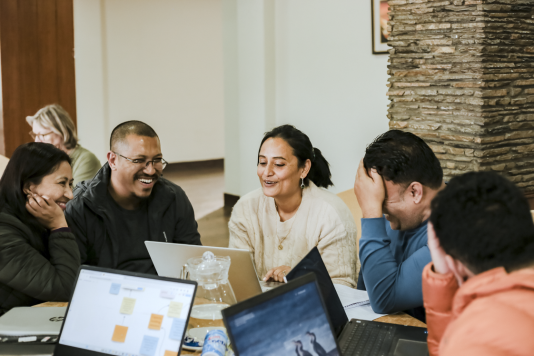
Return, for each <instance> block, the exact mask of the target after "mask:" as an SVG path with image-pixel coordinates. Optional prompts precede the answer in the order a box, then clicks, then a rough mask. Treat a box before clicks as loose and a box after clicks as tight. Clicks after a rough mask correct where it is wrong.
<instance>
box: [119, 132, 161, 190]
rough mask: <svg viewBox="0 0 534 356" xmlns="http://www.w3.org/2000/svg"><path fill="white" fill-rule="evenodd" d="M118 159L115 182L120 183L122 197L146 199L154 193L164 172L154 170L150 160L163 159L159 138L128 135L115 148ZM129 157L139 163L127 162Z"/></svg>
mask: <svg viewBox="0 0 534 356" xmlns="http://www.w3.org/2000/svg"><path fill="white" fill-rule="evenodd" d="M115 153H116V154H117V157H115V159H114V167H113V173H112V174H113V175H114V180H115V181H116V182H117V183H119V185H120V187H115V188H119V189H120V191H121V194H122V195H129V196H130V197H132V198H133V197H135V198H138V199H146V198H148V197H149V196H150V194H151V193H152V188H154V184H156V182H157V180H158V179H159V177H160V176H161V174H162V172H161V171H158V170H156V169H155V168H154V166H153V164H152V163H149V165H148V167H147V166H146V162H147V161H149V160H153V159H157V158H162V154H161V147H160V143H159V138H158V137H147V136H138V135H134V134H132V135H128V136H126V137H125V138H124V140H122V142H119V143H118V144H117V145H116V147H115ZM119 155H122V156H124V157H127V158H129V159H131V160H134V161H139V163H134V162H131V161H129V160H127V159H126V158H124V157H121V156H119Z"/></svg>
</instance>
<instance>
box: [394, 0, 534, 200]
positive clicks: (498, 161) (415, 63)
mask: <svg viewBox="0 0 534 356" xmlns="http://www.w3.org/2000/svg"><path fill="white" fill-rule="evenodd" d="M389 6H390V22H389V26H390V31H391V35H390V42H389V45H390V46H391V47H392V49H391V50H390V55H389V57H390V58H389V61H390V64H389V66H388V68H389V71H388V72H389V75H390V78H389V84H388V86H389V91H388V95H389V99H390V101H391V102H390V106H389V111H388V117H389V119H390V123H389V125H390V128H391V129H401V130H406V131H410V132H413V133H415V134H416V135H418V136H420V137H421V138H423V139H424V140H425V141H426V142H427V143H428V144H429V145H430V146H431V147H432V149H433V150H434V152H435V153H436V155H437V156H438V158H439V159H440V161H441V164H442V167H443V169H444V174H445V178H446V179H449V178H451V177H452V176H455V175H458V174H462V173H464V172H467V171H484V170H493V171H497V172H502V173H503V174H506V175H507V176H508V177H509V178H510V179H511V180H512V181H514V182H516V184H517V185H518V186H520V187H522V188H523V189H524V190H525V192H526V193H534V0H528V1H527V0H390V1H389Z"/></svg>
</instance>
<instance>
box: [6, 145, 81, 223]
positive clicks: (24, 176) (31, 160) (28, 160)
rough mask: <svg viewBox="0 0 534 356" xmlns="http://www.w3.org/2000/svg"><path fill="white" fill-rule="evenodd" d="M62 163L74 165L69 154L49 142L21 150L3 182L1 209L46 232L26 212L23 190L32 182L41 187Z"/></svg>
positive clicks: (10, 163)
mask: <svg viewBox="0 0 534 356" xmlns="http://www.w3.org/2000/svg"><path fill="white" fill-rule="evenodd" d="M62 162H68V163H69V164H71V161H70V158H69V155H68V154H66V153H65V152H63V151H62V150H60V149H59V148H56V147H55V146H53V145H51V144H49V143H43V142H30V143H25V144H23V145H20V146H19V147H17V149H16V150H15V152H13V155H12V156H11V159H10V160H9V162H8V164H7V166H6V169H5V170H4V174H3V175H2V178H1V179H0V210H1V211H6V212H7V213H10V214H13V215H15V216H16V217H17V218H18V219H19V220H21V221H22V222H24V223H25V224H26V225H28V226H29V227H30V228H32V229H42V226H41V225H40V224H39V223H38V222H37V220H36V219H35V218H34V217H33V215H31V214H30V213H29V212H28V211H27V210H26V201H27V199H26V194H25V193H24V191H23V189H24V186H25V185H26V184H28V183H30V184H40V183H41V181H42V179H43V177H45V176H47V175H49V174H51V173H53V172H55V171H56V170H57V169H58V168H59V165H60V164H61V163H62Z"/></svg>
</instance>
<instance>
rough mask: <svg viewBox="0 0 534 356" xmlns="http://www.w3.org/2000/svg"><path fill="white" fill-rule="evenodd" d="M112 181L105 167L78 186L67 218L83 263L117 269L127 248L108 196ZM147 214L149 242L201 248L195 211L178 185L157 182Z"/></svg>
mask: <svg viewBox="0 0 534 356" xmlns="http://www.w3.org/2000/svg"><path fill="white" fill-rule="evenodd" d="M110 178H111V169H110V168H109V164H107V163H106V164H104V166H102V168H101V169H100V170H99V171H98V173H97V174H96V175H95V177H94V178H93V179H91V180H87V181H83V182H81V183H78V184H77V185H76V188H75V189H74V199H72V200H71V201H70V202H69V203H68V204H67V210H66V217H67V222H68V224H69V227H70V228H71V229H73V232H74V234H75V235H76V241H77V242H78V246H79V248H80V256H81V259H82V263H84V264H88V265H92V266H99V267H107V268H117V265H118V256H119V249H120V248H127V246H119V242H118V238H117V236H118V234H120V233H121V227H120V226H117V225H116V221H117V219H115V216H114V215H113V214H114V211H115V209H113V208H112V207H111V206H110V204H111V203H113V202H111V201H109V199H112V198H109V196H108V192H107V190H108V184H109V181H110ZM148 213H149V216H148V227H149V231H150V238H149V239H148V240H149V241H162V242H175V243H182V244H191V245H200V244H201V243H200V235H199V233H198V230H197V227H198V225H197V222H196V220H195V213H194V211H193V207H192V206H191V203H190V202H189V199H188V198H187V196H186V195H185V192H184V191H183V190H182V188H180V187H179V186H177V185H176V184H174V183H172V182H169V181H168V180H166V179H164V178H159V179H158V180H157V182H156V183H155V184H154V188H152V193H151V195H150V197H149V198H148ZM163 232H165V234H163ZM165 235H166V238H165Z"/></svg>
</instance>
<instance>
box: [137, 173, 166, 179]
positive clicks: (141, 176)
mask: <svg viewBox="0 0 534 356" xmlns="http://www.w3.org/2000/svg"><path fill="white" fill-rule="evenodd" d="M162 175H163V174H161V175H160V174H157V173H156V174H153V175H151V176H149V175H146V174H136V175H135V179H154V180H157V179H158V178H159V177H160V176H162Z"/></svg>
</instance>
